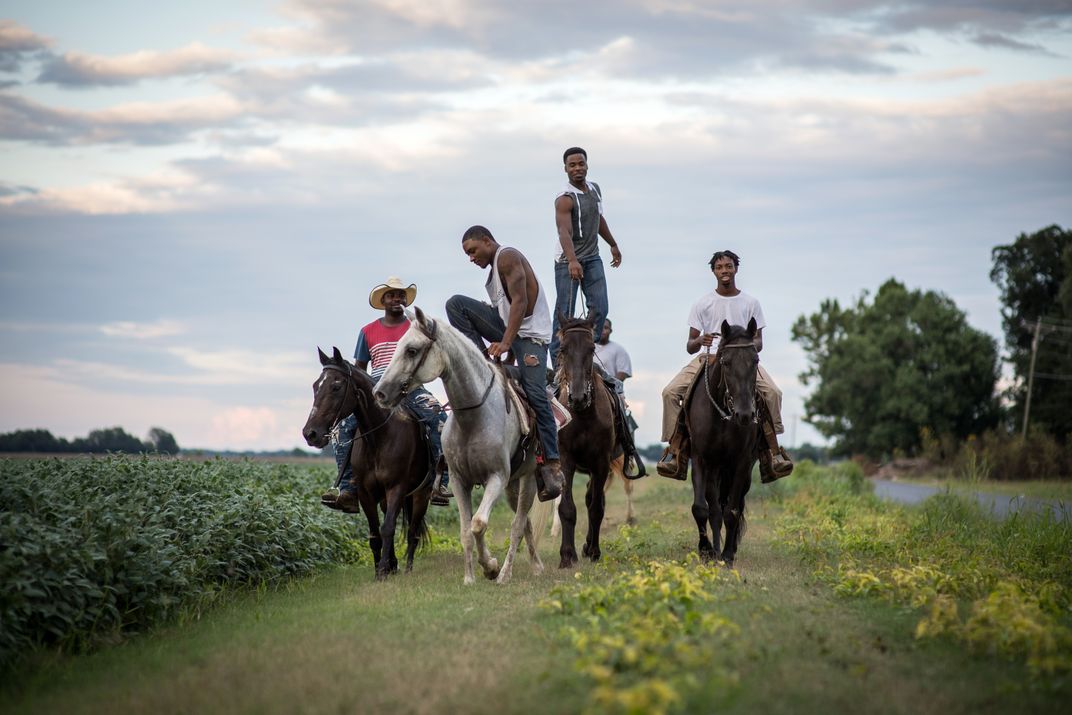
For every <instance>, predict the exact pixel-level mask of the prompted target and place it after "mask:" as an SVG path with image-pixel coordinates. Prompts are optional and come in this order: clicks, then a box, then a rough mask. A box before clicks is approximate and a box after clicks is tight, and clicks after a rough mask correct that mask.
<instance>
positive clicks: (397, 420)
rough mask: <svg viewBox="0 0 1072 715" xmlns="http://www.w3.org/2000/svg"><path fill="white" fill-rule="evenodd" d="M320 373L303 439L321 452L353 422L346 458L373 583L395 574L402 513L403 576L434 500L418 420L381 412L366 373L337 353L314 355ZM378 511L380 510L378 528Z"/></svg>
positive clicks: (424, 534) (395, 412) (398, 412)
mask: <svg viewBox="0 0 1072 715" xmlns="http://www.w3.org/2000/svg"><path fill="white" fill-rule="evenodd" d="M317 352H318V353H319V354H320V364H321V365H322V366H323V368H324V369H323V372H321V373H320V378H319V379H318V380H317V381H316V382H315V383H313V409H312V411H311V412H310V413H309V419H308V421H307V422H306V423H305V428H304V429H303V430H302V434H303V435H304V436H305V441H306V442H307V443H308V444H309V446H311V447H324V446H325V445H326V444H327V443H328V440H329V439H330V437H331V432H332V430H333V429H334V428H335V426H336V425H338V423H339V422H340V421H342V420H343V419H344V418H346V417H348V416H349V415H351V414H353V415H355V416H356V417H357V424H358V425H359V430H358V432H357V433H356V434H355V435H354V440H353V443H352V450H351V454H350V465H351V467H352V468H353V473H354V476H353V479H354V484H355V485H356V486H357V496H358V500H359V501H360V502H361V510H362V511H363V512H364V513H365V517H366V518H367V519H368V525H369V546H370V547H371V549H372V556H373V558H374V559H375V561H376V578H378V579H384V578H387V576H388V574H391V573H394V572H397V571H398V559H397V558H396V557H395V523H396V520H397V519H398V512H399V509H400V508H401V510H402V518H403V522H404V523H405V522H408V524H409V528H408V531H407V534H406V571H410V570H411V569H412V568H413V555H414V553H415V552H416V550H417V545H418V543H419V542H420V541H421V540H423V539H425V538H426V537H427V534H428V530H427V527H426V526H425V523H424V515H425V513H426V512H427V511H428V501H429V498H430V497H431V495H432V480H431V479H430V478H428V476H429V451H428V446H427V444H426V442H425V439H424V431H423V429H422V428H421V425H420V423H419V422H418V421H417V420H416V419H412V418H410V417H407V416H405V415H404V413H403V412H402V411H401V410H385V409H382V408H380V407H379V406H378V405H377V404H376V400H375V398H374V397H373V396H372V393H373V390H375V385H374V383H373V382H372V378H371V377H369V376H368V373H366V372H365V371H364V370H358V369H357V368H355V367H354V366H353V365H351V364H350V363H349V362H347V361H346V360H344V359H343V357H342V354H341V353H339V349H338V348H335V351H334V354H333V355H332V357H330V358H329V357H328V356H327V355H325V354H324V351H323V350H319V349H318V350H317ZM377 507H381V508H382V509H383V525H382V526H381V525H380V518H379V512H378V511H377Z"/></svg>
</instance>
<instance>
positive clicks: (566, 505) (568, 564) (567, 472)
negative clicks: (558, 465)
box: [558, 455, 577, 569]
mask: <svg viewBox="0 0 1072 715" xmlns="http://www.w3.org/2000/svg"><path fill="white" fill-rule="evenodd" d="M563 457H564V458H563V459H562V476H564V477H565V478H566V479H565V484H564V486H563V487H562V502H561V503H560V504H559V505H558V516H559V519H561V521H562V545H561V546H560V547H559V550H558V553H559V557H560V558H559V562H558V567H559V568H560V569H568V568H573V567H574V566H576V565H577V547H576V545H575V542H574V540H573V539H574V530H575V529H576V528H577V505H576V504H574V502H573V474H574V472H575V470H576V469H577V468H576V467H575V466H574V464H573V460H572V459H569V458H568V457H566V456H565V455H563Z"/></svg>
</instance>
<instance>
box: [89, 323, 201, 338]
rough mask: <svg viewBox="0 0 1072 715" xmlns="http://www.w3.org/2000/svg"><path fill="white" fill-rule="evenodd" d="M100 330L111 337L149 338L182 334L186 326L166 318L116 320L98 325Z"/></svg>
mask: <svg viewBox="0 0 1072 715" xmlns="http://www.w3.org/2000/svg"><path fill="white" fill-rule="evenodd" d="M100 331H101V332H102V333H104V334H105V335H107V336H108V337H112V338H131V339H134V340H151V339H154V338H164V337H171V336H173V335H182V334H183V333H185V332H186V326H184V325H183V324H182V323H179V322H177V321H174V320H166V319H161V320H157V321H155V322H152V323H135V322H132V321H117V322H114V323H107V324H105V325H102V326H100Z"/></svg>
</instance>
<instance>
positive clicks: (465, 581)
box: [462, 576, 476, 586]
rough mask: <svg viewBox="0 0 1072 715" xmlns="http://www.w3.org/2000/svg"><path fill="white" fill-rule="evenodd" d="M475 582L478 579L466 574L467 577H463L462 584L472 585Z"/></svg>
mask: <svg viewBox="0 0 1072 715" xmlns="http://www.w3.org/2000/svg"><path fill="white" fill-rule="evenodd" d="M474 583H476V579H475V578H473V577H472V576H466V577H465V578H463V579H462V585H463V586H472V585H473V584H474Z"/></svg>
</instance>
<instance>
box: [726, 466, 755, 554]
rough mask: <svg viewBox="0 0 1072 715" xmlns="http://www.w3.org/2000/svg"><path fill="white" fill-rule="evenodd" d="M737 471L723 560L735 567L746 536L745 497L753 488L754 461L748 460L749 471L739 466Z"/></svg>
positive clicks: (730, 497)
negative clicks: (740, 547)
mask: <svg viewBox="0 0 1072 715" xmlns="http://www.w3.org/2000/svg"><path fill="white" fill-rule="evenodd" d="M735 471H736V473H735V474H734V476H733V485H732V487H731V488H730V490H729V496H728V498H727V500H726V507H727V508H726V515H725V519H726V548H724V549H723V550H722V559H723V560H724V561H725V562H726V565H727V566H733V562H734V560H735V559H736V557H737V548H738V547H739V546H740V544H741V536H743V535H744V524H745V518H744V497H745V495H746V494H747V493H748V490H749V488H750V487H751V486H752V460H748V462H747V469H745V467H744V466H738V468H737V469H736V470H735Z"/></svg>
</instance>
